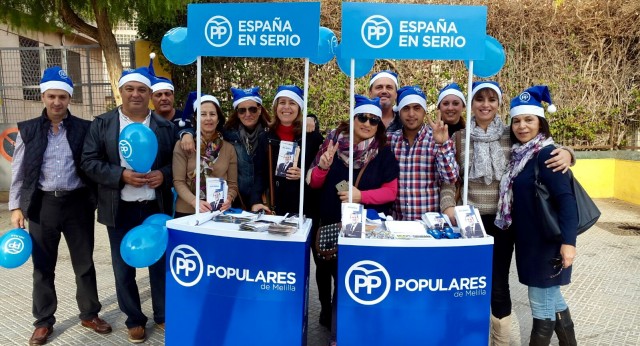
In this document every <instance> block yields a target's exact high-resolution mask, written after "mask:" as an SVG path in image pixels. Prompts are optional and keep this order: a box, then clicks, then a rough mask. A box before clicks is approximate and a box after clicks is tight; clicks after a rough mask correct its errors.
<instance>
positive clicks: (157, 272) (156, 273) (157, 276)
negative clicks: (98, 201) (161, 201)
mask: <svg viewBox="0 0 640 346" xmlns="http://www.w3.org/2000/svg"><path fill="white" fill-rule="evenodd" d="M158 212H159V207H158V205H157V204H156V203H155V201H150V202H148V203H139V202H125V201H120V203H119V207H118V214H117V215H116V227H107V231H108V232H109V243H110V245H111V261H112V266H113V272H114V276H115V279H116V296H117V297H118V305H119V307H120V310H121V311H122V312H124V313H125V314H126V315H127V320H126V321H125V324H126V326H127V328H133V327H137V326H143V327H144V326H145V325H146V323H147V316H145V314H144V313H143V312H142V308H141V303H140V293H139V291H138V285H137V283H136V268H134V267H131V266H129V265H128V264H127V263H126V262H125V261H124V260H123V259H122V255H121V254H120V243H122V239H123V238H124V236H125V235H126V234H127V232H128V231H129V230H130V229H132V228H134V227H136V226H138V225H140V224H141V223H142V221H144V220H145V219H146V218H147V217H148V216H150V215H153V214H156V213H158ZM165 273H166V272H165V256H164V255H163V256H162V257H161V258H160V259H159V260H158V262H156V263H154V264H152V265H150V266H149V282H150V287H151V306H152V308H153V320H154V321H155V322H156V323H164V320H165V316H164V311H165Z"/></svg>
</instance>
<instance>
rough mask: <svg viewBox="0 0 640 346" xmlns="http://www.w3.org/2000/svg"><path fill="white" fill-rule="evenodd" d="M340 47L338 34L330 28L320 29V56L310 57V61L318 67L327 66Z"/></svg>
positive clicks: (322, 27)
mask: <svg viewBox="0 0 640 346" xmlns="http://www.w3.org/2000/svg"><path fill="white" fill-rule="evenodd" d="M337 46H338V39H337V38H336V34H334V33H333V31H331V29H329V28H325V27H324V26H321V27H320V35H318V54H317V55H316V56H312V57H309V61H311V62H312V63H314V64H316V65H322V64H326V63H328V62H329V61H331V59H333V57H334V56H335V55H336V52H335V49H336V47H337Z"/></svg>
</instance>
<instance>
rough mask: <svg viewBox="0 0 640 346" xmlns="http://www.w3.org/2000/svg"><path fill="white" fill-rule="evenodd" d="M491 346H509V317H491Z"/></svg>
mask: <svg viewBox="0 0 640 346" xmlns="http://www.w3.org/2000/svg"><path fill="white" fill-rule="evenodd" d="M489 337H490V343H489V345H491V346H509V342H510V341H511V315H508V316H505V317H503V318H497V317H495V316H493V315H491V332H490V334H489Z"/></svg>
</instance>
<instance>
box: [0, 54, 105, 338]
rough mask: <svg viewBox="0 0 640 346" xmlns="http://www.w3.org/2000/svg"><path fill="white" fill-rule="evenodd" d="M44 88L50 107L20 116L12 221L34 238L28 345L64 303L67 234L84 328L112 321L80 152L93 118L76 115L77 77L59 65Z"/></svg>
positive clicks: (49, 326) (44, 334)
mask: <svg viewBox="0 0 640 346" xmlns="http://www.w3.org/2000/svg"><path fill="white" fill-rule="evenodd" d="M40 91H41V92H42V101H43V103H44V106H45V108H44V110H43V111H42V114H41V115H40V116H39V117H37V118H34V119H31V120H27V121H23V122H20V123H18V129H19V133H18V137H17V138H16V144H15V151H14V156H13V162H12V165H11V169H12V181H11V189H10V196H9V209H10V210H11V223H12V225H13V227H20V228H25V219H28V220H29V234H30V236H31V239H32V242H33V250H32V254H31V259H32V261H33V317H35V318H36V321H35V322H34V323H33V325H34V326H35V327H36V330H35V331H34V332H33V335H32V336H31V339H29V344H30V345H44V344H46V343H47V339H48V337H49V335H50V334H51V333H52V331H53V325H54V324H55V322H56V319H55V316H54V314H55V312H56V309H57V307H58V301H57V297H56V290H55V286H54V278H55V268H56V262H57V259H58V245H59V244H60V237H61V234H64V238H65V240H66V242H67V245H68V247H69V254H70V255H71V265H72V266H73V271H74V273H75V275H76V301H77V302H78V307H79V309H80V320H81V321H82V322H81V324H82V325H83V326H84V327H87V328H91V329H93V330H94V331H96V332H98V333H101V334H106V333H109V332H111V326H110V325H109V324H108V323H107V322H105V321H104V320H102V319H101V318H100V317H98V312H100V309H101V308H102V305H101V304H100V301H99V300H98V288H97V285H96V270H95V266H94V263H93V246H94V211H95V200H94V198H93V195H92V192H91V190H92V189H91V188H90V186H91V181H90V180H88V179H87V178H86V176H85V175H84V174H83V172H82V171H81V170H80V155H81V153H82V145H83V142H84V137H85V135H86V133H87V130H88V129H89V124H90V122H89V121H87V120H83V119H79V118H77V117H74V116H73V115H71V112H69V109H68V106H69V103H70V101H71V95H72V94H73V83H72V81H71V79H70V78H69V77H68V76H67V74H66V72H65V71H64V70H62V68H60V67H59V66H54V67H50V68H48V69H46V70H45V72H44V75H43V78H42V81H41V84H40Z"/></svg>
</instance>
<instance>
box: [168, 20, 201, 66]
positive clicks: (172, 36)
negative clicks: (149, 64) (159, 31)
mask: <svg viewBox="0 0 640 346" xmlns="http://www.w3.org/2000/svg"><path fill="white" fill-rule="evenodd" d="M160 47H161V48H162V54H164V57H165V58H167V60H169V61H171V62H172V63H174V64H176V65H189V64H191V63H193V62H194V61H196V59H197V58H198V56H197V55H196V54H195V53H194V50H193V49H191V48H190V47H189V46H188V42H187V28H185V27H177V28H173V29H171V30H169V31H167V33H166V34H164V36H163V37H162V42H161V44H160Z"/></svg>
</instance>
